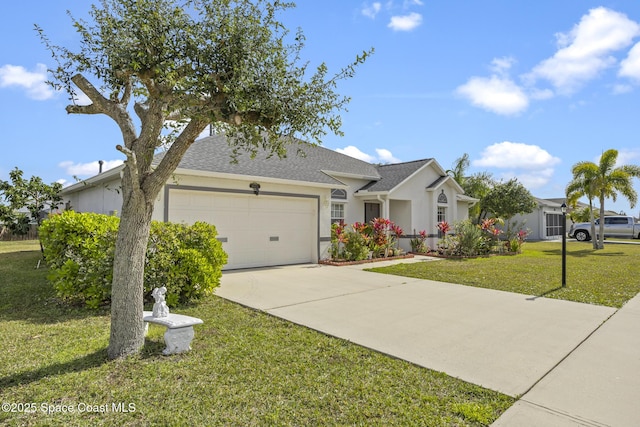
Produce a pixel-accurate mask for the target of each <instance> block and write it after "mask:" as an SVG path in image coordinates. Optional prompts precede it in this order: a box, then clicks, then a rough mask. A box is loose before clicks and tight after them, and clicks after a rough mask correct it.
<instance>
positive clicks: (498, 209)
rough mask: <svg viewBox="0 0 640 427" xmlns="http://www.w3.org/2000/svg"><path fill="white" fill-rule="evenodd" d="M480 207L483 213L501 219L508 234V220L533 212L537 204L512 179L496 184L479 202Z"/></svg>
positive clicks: (522, 187) (519, 184) (528, 193)
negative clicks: (489, 213)
mask: <svg viewBox="0 0 640 427" xmlns="http://www.w3.org/2000/svg"><path fill="white" fill-rule="evenodd" d="M480 205H481V209H482V210H483V211H485V212H491V213H493V214H494V215H495V216H496V217H498V218H501V219H503V220H504V222H505V223H506V224H507V233H509V220H510V219H511V218H513V217H514V216H515V215H517V214H527V213H531V212H533V210H534V209H535V207H536V205H537V202H536V199H535V198H534V197H533V196H532V195H531V192H529V190H527V189H526V188H525V187H524V185H522V184H521V183H520V182H518V180H517V179H516V178H513V179H510V180H509V181H507V182H499V183H496V184H495V185H494V186H493V188H492V189H491V190H489V192H488V193H487V194H486V195H485V197H483V198H482V199H481V200H480Z"/></svg>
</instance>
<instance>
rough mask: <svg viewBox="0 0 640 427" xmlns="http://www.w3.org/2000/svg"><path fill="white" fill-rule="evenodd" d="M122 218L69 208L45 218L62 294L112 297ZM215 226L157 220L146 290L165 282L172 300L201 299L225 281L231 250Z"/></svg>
mask: <svg viewBox="0 0 640 427" xmlns="http://www.w3.org/2000/svg"><path fill="white" fill-rule="evenodd" d="M118 224H119V219H118V218H117V217H113V216H107V215H100V214H92V213H82V214H81V213H76V212H73V211H66V212H64V213H63V214H62V215H55V216H53V217H51V218H50V219H48V220H46V221H45V222H44V223H43V225H42V227H41V233H40V238H41V241H42V244H43V246H44V256H45V259H46V261H47V263H48V264H49V266H50V268H51V272H50V274H49V280H50V281H51V282H52V283H53V286H54V288H55V289H56V291H57V293H58V296H59V297H61V298H63V299H65V300H67V301H71V302H84V303H85V304H87V305H88V306H89V307H93V308H97V307H99V306H100V305H102V304H106V303H108V302H109V300H110V298H111V281H112V278H113V273H112V270H113V254H114V250H115V241H116V235H117V232H118ZM216 234H217V232H216V229H215V227H214V226H213V225H209V224H205V223H195V224H194V225H192V226H186V225H182V224H171V223H162V222H156V221H154V222H152V224H151V231H150V235H149V245H148V248H147V264H146V267H145V280H144V292H145V296H146V298H147V300H151V299H150V295H151V291H152V290H153V288H155V287H160V286H166V288H167V295H166V299H167V304H168V305H169V306H175V305H177V304H179V303H186V302H189V301H192V300H197V299H198V298H200V297H202V296H203V295H205V294H207V293H210V292H211V291H212V290H213V289H214V288H215V287H216V286H218V285H219V283H220V277H221V276H222V266H223V265H224V264H225V263H226V262H227V254H226V253H225V252H224V251H223V250H222V244H221V243H220V242H219V241H218V240H217V239H216Z"/></svg>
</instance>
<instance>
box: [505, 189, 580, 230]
mask: <svg viewBox="0 0 640 427" xmlns="http://www.w3.org/2000/svg"><path fill="white" fill-rule="evenodd" d="M536 202H537V204H536V207H535V209H534V210H533V212H531V213H529V214H526V215H522V214H518V215H516V216H514V217H513V218H512V219H511V221H510V222H512V223H513V222H514V221H515V222H516V223H517V224H518V226H520V228H523V229H528V230H529V231H530V232H531V233H530V234H529V236H528V237H527V238H528V239H529V240H558V239H562V208H561V206H562V203H563V202H564V200H562V199H539V198H537V197H536ZM568 230H569V225H567V231H568Z"/></svg>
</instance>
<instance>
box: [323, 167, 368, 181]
mask: <svg viewBox="0 0 640 427" xmlns="http://www.w3.org/2000/svg"><path fill="white" fill-rule="evenodd" d="M320 172H324V173H325V174H327V175H329V176H331V177H332V178H334V179H338V178H352V179H363V180H367V181H379V180H380V176H378V175H376V176H373V175H362V174H357V173H348V172H336V171H332V170H328V169H321V170H320Z"/></svg>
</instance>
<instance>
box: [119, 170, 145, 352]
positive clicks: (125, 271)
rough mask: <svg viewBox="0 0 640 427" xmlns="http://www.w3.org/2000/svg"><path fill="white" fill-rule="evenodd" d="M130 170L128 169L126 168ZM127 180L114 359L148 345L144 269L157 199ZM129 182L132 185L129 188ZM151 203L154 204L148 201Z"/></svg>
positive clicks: (120, 232)
mask: <svg viewBox="0 0 640 427" xmlns="http://www.w3.org/2000/svg"><path fill="white" fill-rule="evenodd" d="M125 169H126V168H125ZM127 175H128V173H127V171H125V176H124V177H123V186H122V187H123V203H122V212H121V218H120V227H119V229H118V237H117V240H116V248H115V254H114V259H113V283H112V287H111V337H110V339H109V347H108V349H107V354H108V356H109V358H110V359H115V358H118V357H123V356H127V355H131V354H135V353H137V352H139V351H140V349H141V348H142V346H143V345H144V322H143V321H142V311H143V296H144V295H143V294H144V266H145V259H146V252H147V243H148V241H149V229H150V227H151V215H152V213H153V201H154V199H155V197H152V198H148V197H145V194H144V193H143V192H142V191H141V190H140V189H139V188H138V189H134V190H133V191H131V190H129V191H127V190H126V187H128V188H129V189H130V188H131V180H130V177H128V176H127ZM126 180H128V181H129V183H128V184H125V181H126ZM148 200H150V201H148Z"/></svg>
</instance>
